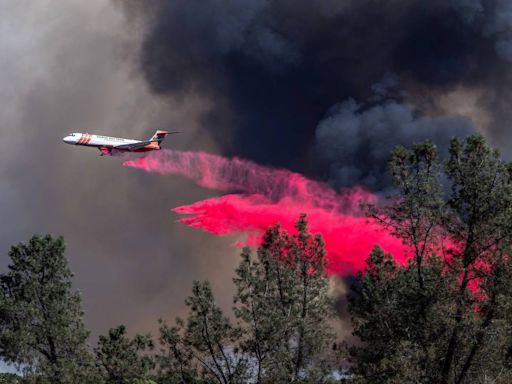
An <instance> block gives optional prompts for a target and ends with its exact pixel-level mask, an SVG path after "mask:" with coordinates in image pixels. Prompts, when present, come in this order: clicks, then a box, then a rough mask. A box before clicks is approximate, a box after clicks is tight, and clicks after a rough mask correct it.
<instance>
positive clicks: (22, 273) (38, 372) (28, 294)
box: [0, 235, 97, 384]
mask: <svg viewBox="0 0 512 384" xmlns="http://www.w3.org/2000/svg"><path fill="white" fill-rule="evenodd" d="M64 250H65V246H64V240H63V239H62V237H59V238H57V239H54V238H52V237H51V236H50V235H46V236H38V235H36V236H33V237H32V238H31V239H30V241H29V242H28V243H27V244H18V245H17V246H13V247H12V248H11V250H10V252H9V257H10V258H11V264H10V265H9V267H8V268H9V271H8V272H7V273H5V274H2V275H0V314H1V315H0V356H1V357H2V358H3V359H4V360H6V361H7V362H11V363H14V364H16V365H18V366H19V367H21V368H23V370H24V371H25V373H26V375H27V378H28V379H30V378H31V377H32V378H33V379H34V380H36V379H37V382H39V383H53V384H59V383H76V382H82V383H86V382H97V377H96V376H95V371H94V369H93V361H92V355H91V354H90V352H89V350H88V347H87V345H86V340H87V337H88V335H89V333H88V331H87V330H86V328H85V326H84V323H83V320H82V316H83V313H82V309H81V298H80V295H79V293H78V292H75V291H73V290H72V284H71V278H72V273H71V271H70V269H69V267H68V263H67V260H66V257H65V256H64Z"/></svg>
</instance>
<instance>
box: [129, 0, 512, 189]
mask: <svg viewBox="0 0 512 384" xmlns="http://www.w3.org/2000/svg"><path fill="white" fill-rule="evenodd" d="M131 4H132V6H131V7H130V6H129V5H128V6H127V8H128V9H130V10H131V12H132V14H139V15H140V14H143V15H146V16H147V20H148V25H149V30H148V33H147V35H146V37H145V39H144V42H143V45H142V51H141V56H140V66H141V70H142V71H143V73H144V75H145V77H146V80H147V81H148V84H149V85H150V88H151V90H152V91H153V92H155V93H157V94H161V95H171V96H173V97H177V98H182V97H186V95H187V94H190V93H199V94H206V95H211V96H213V97H214V99H215V100H217V101H218V103H219V106H222V107H219V108H216V107H215V105H214V106H213V108H212V109H211V110H210V111H209V112H208V113H206V114H205V115H204V116H203V124H204V126H205V127H208V129H209V130H210V132H212V135H213V136H214V138H215V139H216V141H217V142H218V143H219V145H220V146H221V148H222V150H223V153H224V154H227V155H232V154H236V155H239V156H244V157H248V158H250V159H253V160H256V161H258V162H261V163H266V164H272V165H277V166H286V167H290V168H292V169H293V170H298V171H303V172H306V173H307V174H309V175H313V176H315V175H316V176H317V177H318V176H320V175H322V173H325V172H323V168H324V165H325V162H317V161H316V153H315V152H313V151H312V150H311V149H312V148H313V147H314V146H313V145H312V144H313V142H314V140H315V130H316V127H317V124H318V123H319V121H321V120H322V119H324V118H325V116H326V114H327V113H328V111H330V110H331V108H333V106H335V105H340V104H339V103H342V104H341V105H344V107H337V108H338V110H340V113H341V111H343V110H344V109H345V110H346V109H348V110H352V113H358V114H359V116H360V118H361V119H363V120H365V121H367V123H365V124H377V125H378V124H379V123H381V125H383V126H389V128H388V130H392V127H391V126H390V124H394V123H395V121H394V120H393V118H390V116H389V113H391V111H392V110H393V109H394V110H399V112H400V113H399V115H401V116H402V117H396V119H398V120H397V121H396V123H398V124H399V126H398V127H397V129H396V131H394V132H393V133H392V135H391V136H390V139H396V142H397V143H402V144H408V143H410V142H411V141H410V140H416V139H420V138H423V137H425V136H428V133H424V132H428V131H429V130H431V132H432V135H434V136H435V137H436V138H438V139H439V140H440V143H439V144H440V145H441V146H442V145H445V144H443V143H444V142H445V141H446V140H447V139H448V138H449V137H451V136H452V135H455V134H461V133H465V132H467V131H468V129H467V127H468V126H470V124H469V123H468V122H466V121H464V120H463V119H462V118H460V117H457V116H454V117H453V118H446V119H445V118H441V117H439V116H433V117H434V119H432V120H428V119H427V117H428V115H429V113H430V112H432V111H433V110H437V111H439V110H440V109H441V110H442V112H443V113H444V114H445V115H457V114H458V111H451V110H450V109H449V108H448V109H447V108H438V107H439V105H438V101H437V98H438V97H439V96H441V95H443V94H445V93H447V92H451V91H453V90H454V89H457V87H466V88H469V89H471V90H476V89H478V90H479V92H480V93H479V95H480V98H478V100H476V102H475V104H474V105H473V108H474V109H479V110H480V109H482V110H484V111H485V112H486V113H488V114H489V115H490V116H491V118H490V120H489V121H488V124H487V126H485V127H478V128H479V129H481V130H485V131H486V132H487V133H488V135H489V137H490V138H492V139H494V140H495V142H500V143H502V144H503V143H504V142H508V141H510V140H511V137H509V136H510V135H509V134H508V132H507V130H506V129H505V128H504V127H505V125H506V124H508V123H509V122H511V121H512V115H511V114H510V112H508V108H506V107H505V106H503V105H499V104H500V103H497V101H498V100H506V102H504V104H505V105H508V104H509V103H508V102H509V101H512V97H511V94H510V91H508V89H509V88H510V85H512V83H511V81H510V80H509V77H510V76H508V75H507V76H505V74H508V73H509V72H510V70H509V69H508V67H509V65H510V62H509V60H511V59H512V48H511V47H512V28H511V26H512V16H511V15H512V9H511V8H512V5H511V3H510V2H509V1H506V0H482V1H480V0H433V1H423V0H415V1H411V0H394V1H381V0H358V1H355V0H354V1H350V0H345V1H333V0H322V1H315V2H313V1H303V0H298V1H297V0H294V1H291V0H276V1H264V0H253V1H213V0H206V1H197V0H181V1H180V0H178V1H164V0H161V1H157V2H151V3H150V4H149V5H146V6H141V3H140V2H132V3H131ZM135 4H136V5H137V6H135ZM125 6H126V4H125ZM389 73H392V74H394V75H395V76H396V78H397V79H398V80H399V82H400V84H401V87H402V89H403V90H404V91H405V93H404V94H405V95H406V96H405V97H403V98H402V99H400V98H398V99H396V98H394V99H393V101H391V102H390V101H389V100H385V99H382V100H380V105H381V107H375V108H374V109H370V110H368V111H362V110H359V111H358V112H356V110H357V109H358V108H357V107H355V105H356V104H354V103H352V107H350V106H349V104H347V103H345V104H343V101H344V100H349V99H353V100H355V103H359V104H365V103H366V102H367V100H369V99H372V98H373V97H374V96H373V93H374V91H373V90H372V87H373V88H374V86H375V85H376V84H377V83H379V82H380V81H381V80H382V78H384V77H385V76H386V75H387V74H389ZM412 100H414V101H416V102H418V101H419V100H421V103H413V102H412ZM375 104H379V102H377V103H375ZM432 105H434V106H435V108H432ZM378 111H381V112H382V113H379V112H378ZM396 113H398V112H396ZM331 115H332V111H331V112H329V117H328V118H327V119H328V120H329V119H330V120H332V118H333V117H332V116H331ZM469 115H470V116H469V117H472V114H471V113H469ZM340 119H341V116H340V117H339V119H338V120H339V121H338V122H339V123H340V124H341V125H340V127H339V128H338V129H337V133H338V134H339V135H340V137H341V136H342V135H343V134H344V133H343V132H342V130H343V122H342V121H341V120H340ZM371 119H373V121H370V120H371ZM379 119H383V120H382V121H380V120H379ZM365 124H362V125H361V128H360V129H361V130H362V131H363V132H361V133H360V134H359V135H358V139H357V141H356V143H354V146H357V148H356V149H355V152H357V153H361V152H363V151H364V149H365V148H369V149H370V150H371V149H372V148H377V147H378V148H381V146H380V145H379V143H378V141H379V140H382V137H381V136H382V135H380V134H378V133H375V134H367V133H365V132H368V129H370V126H369V125H368V126H367V128H365ZM325 126H326V121H324V122H323V123H322V125H321V127H319V130H318V133H317V137H318V135H320V136H322V132H325ZM420 127H421V128H420ZM376 129H377V130H378V128H376ZM419 130H421V131H422V133H421V134H415V133H412V132H411V131H414V132H417V131H419ZM226 132H229V135H227V134H226ZM347 135H349V136H350V135H351V133H350V132H349V133H347ZM227 137H229V139H228V138H227ZM340 137H338V138H337V141H338V142H339V141H341V140H342V139H341V138H340ZM504 140H505V141H504ZM370 141H371V142H370ZM319 145H320V146H322V143H321V142H320V143H319ZM330 147H331V150H335V148H332V145H331V146H330ZM345 149H346V145H342V146H340V148H339V150H340V151H341V150H345ZM385 149H388V146H386V147H385ZM343 156H344V155H336V156H334V157H333V165H332V167H336V165H335V164H336V163H337V162H339V161H341V160H344V157H343ZM324 160H325V159H324ZM363 161H364V162H366V163H365V164H362V165H361V164H360V167H361V166H362V168H363V171H360V170H352V171H351V170H350V169H348V168H346V169H343V167H342V168H341V169H340V170H339V171H334V172H335V173H336V172H338V173H339V172H341V173H347V174H348V175H349V176H348V178H347V180H346V181H341V182H340V181H339V178H338V177H335V179H336V180H337V183H338V184H347V183H350V182H352V181H354V180H355V179H357V176H356V174H357V173H359V172H362V173H361V176H360V177H361V178H362V179H364V180H363V182H365V183H367V184H368V185H371V186H376V187H378V186H379V183H376V182H374V181H371V180H370V179H371V178H372V177H373V178H375V177H377V178H378V177H380V175H381V171H382V167H380V166H378V165H376V164H375V162H378V163H379V164H380V163H381V162H382V157H381V156H380V155H378V154H373V153H369V154H368V155H367V156H360V157H359V162H363ZM349 163H350V161H349ZM347 166H348V167H350V166H351V164H348V165H347ZM369 170H372V171H369ZM368 172H369V173H368ZM373 173H375V174H373ZM331 176H332V172H331Z"/></svg>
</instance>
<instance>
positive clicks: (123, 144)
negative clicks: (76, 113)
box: [62, 130, 178, 156]
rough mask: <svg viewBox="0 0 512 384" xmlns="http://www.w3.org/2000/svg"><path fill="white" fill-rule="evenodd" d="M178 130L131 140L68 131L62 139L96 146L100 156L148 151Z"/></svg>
mask: <svg viewBox="0 0 512 384" xmlns="http://www.w3.org/2000/svg"><path fill="white" fill-rule="evenodd" d="M173 133H178V132H167V131H160V130H158V131H156V132H155V134H154V135H153V136H152V137H151V138H150V139H149V140H132V139H124V138H122V137H110V136H102V135H91V134H89V133H78V132H76V133H70V134H69V135H67V136H66V137H64V138H63V139H62V141H64V142H65V143H66V144H72V145H84V146H86V147H95V148H98V149H99V150H100V152H101V155H100V156H104V155H109V156H112V155H115V154H118V153H124V152H149V151H155V150H159V149H162V148H161V146H160V144H161V143H162V141H163V140H164V139H165V137H166V136H167V135H170V134H173Z"/></svg>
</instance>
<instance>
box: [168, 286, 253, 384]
mask: <svg viewBox="0 0 512 384" xmlns="http://www.w3.org/2000/svg"><path fill="white" fill-rule="evenodd" d="M185 303H186V304H187V307H188V308H189V316H188V318H187V321H186V324H185V323H184V322H183V321H182V320H181V319H178V320H177V323H176V326H175V327H169V326H168V325H167V324H166V323H165V322H161V327H160V340H161V342H162V345H163V346H164V347H165V349H164V350H163V351H162V352H163V353H162V354H161V355H160V356H158V361H159V362H160V369H161V373H160V376H161V377H162V379H163V382H164V383H194V382H196V383H199V382H200V383H209V382H218V383H224V384H228V383H245V382H246V381H247V377H246V373H247V370H246V361H245V359H244V357H243V356H241V355H240V354H239V353H238V351H237V349H236V341H237V338H238V336H239V335H238V334H237V332H236V330H235V329H234V328H233V327H232V325H231V323H230V321H229V319H228V318H227V317H225V316H224V315H223V313H222V311H221V309H220V308H219V307H218V306H217V304H216V303H215V300H214V298H213V293H212V291H211V288H210V284H209V283H208V282H198V281H195V282H194V286H193V288H192V295H191V296H190V297H189V298H188V299H187V300H186V301H185Z"/></svg>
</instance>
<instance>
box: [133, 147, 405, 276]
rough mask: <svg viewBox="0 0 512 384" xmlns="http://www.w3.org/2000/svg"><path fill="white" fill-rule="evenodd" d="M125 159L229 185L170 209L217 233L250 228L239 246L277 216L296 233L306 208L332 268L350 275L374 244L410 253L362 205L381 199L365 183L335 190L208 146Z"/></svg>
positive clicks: (401, 255)
mask: <svg viewBox="0 0 512 384" xmlns="http://www.w3.org/2000/svg"><path fill="white" fill-rule="evenodd" d="M123 165H125V166H128V167H133V168H139V169H143V170H145V171H148V172H157V173H161V174H172V175H181V176H184V177H186V178H188V179H190V180H193V181H194V182H196V183H197V184H198V185H200V186H202V187H205V188H210V189H215V190H219V191H226V192H230V194H228V195H224V196H222V197H217V198H211V199H207V200H203V201H199V202H196V203H193V204H191V205H186V206H181V207H176V208H174V209H173V211H174V212H177V213H180V214H187V215H192V216H190V217H186V218H183V219H181V220H180V221H181V222H182V223H185V224H187V225H189V226H191V227H194V228H201V229H203V230H205V231H207V232H210V233H213V234H217V235H226V234H234V233H243V234H246V235H247V236H246V240H245V241H243V242H240V243H237V245H245V244H248V245H255V244H257V243H258V241H259V239H260V237H261V235H262V233H263V232H264V231H265V230H266V229H267V228H268V227H269V226H271V225H273V224H275V223H280V224H281V225H282V227H283V228H284V229H286V230H287V231H289V232H293V231H294V223H295V221H296V220H297V218H298V217H299V215H300V214H301V213H306V214H307V216H308V222H309V225H310V229H311V231H312V232H313V233H320V234H322V237H323V238H324V240H325V247H326V251H327V258H328V261H329V264H328V271H329V272H330V273H336V274H342V275H346V274H351V273H353V272H355V271H356V270H359V269H361V268H363V267H364V260H365V259H366V258H367V257H368V254H369V252H370V251H371V249H372V248H373V246H374V245H375V244H379V245H380V246H381V247H382V248H384V250H386V251H387V252H391V253H393V255H394V256H395V258H396V260H397V261H399V262H404V261H405V260H406V248H405V247H404V246H403V245H402V243H401V242H400V240H398V239H396V238H395V237H393V236H391V235H390V234H389V233H388V232H386V231H384V230H383V229H382V227H380V226H378V225H377V224H376V223H373V222H371V221H369V220H368V219H367V218H366V217H365V216H364V214H363V213H362V212H361V210H360V208H359V204H360V202H361V201H366V202H376V201H377V197H376V196H375V195H374V194H372V193H370V192H366V191H363V190H362V189H360V188H352V189H350V190H344V191H341V192H337V191H335V190H333V189H332V188H330V187H329V186H328V185H327V184H324V183H319V182H316V181H312V180H309V179H307V178H305V177H304V176H302V175H300V174H298V173H293V172H290V171H287V170H283V169H273V168H268V167H263V166H260V165H258V164H255V163H253V162H250V161H246V160H242V159H238V158H233V159H227V158H224V157H222V156H217V155H212V154H208V153H204V152H182V151H172V150H162V151H159V152H157V153H154V154H151V155H149V156H147V157H144V158H140V159H136V160H130V161H126V162H124V163H123Z"/></svg>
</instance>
